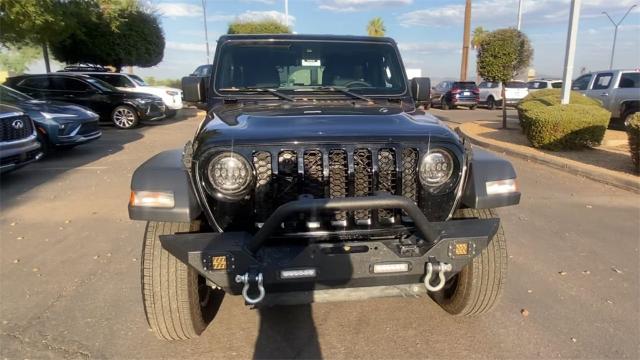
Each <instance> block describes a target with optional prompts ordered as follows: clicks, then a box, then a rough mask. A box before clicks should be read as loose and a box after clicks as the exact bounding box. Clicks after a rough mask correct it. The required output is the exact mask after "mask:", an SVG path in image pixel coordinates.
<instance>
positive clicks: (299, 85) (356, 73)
mask: <svg viewBox="0 0 640 360" xmlns="http://www.w3.org/2000/svg"><path fill="white" fill-rule="evenodd" d="M218 64H219V65H218V67H217V69H216V75H215V76H216V90H217V91H219V92H222V93H224V92H227V91H234V92H238V91H242V90H248V89H251V88H268V89H276V90H278V91H280V92H282V91H287V90H289V91H306V92H311V91H314V90H318V91H321V89H322V87H341V88H348V89H349V90H351V91H352V92H357V93H359V94H380V95H400V94H402V93H404V92H405V89H406V83H405V77H404V73H403V71H402V66H401V65H400V59H399V56H398V54H397V52H396V50H395V48H394V47H393V46H391V45H390V44H382V43H359V42H317V41H291V40H289V41H272V42H228V43H227V44H225V45H224V47H223V48H222V51H221V59H220V60H219V61H218Z"/></svg>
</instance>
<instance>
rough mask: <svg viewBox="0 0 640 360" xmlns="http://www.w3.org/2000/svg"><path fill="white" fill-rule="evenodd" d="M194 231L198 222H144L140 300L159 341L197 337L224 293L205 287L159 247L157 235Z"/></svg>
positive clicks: (190, 272) (191, 271)
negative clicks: (145, 225)
mask: <svg viewBox="0 0 640 360" xmlns="http://www.w3.org/2000/svg"><path fill="white" fill-rule="evenodd" d="M198 230H199V225H198V223H191V224H190V223H171V222H154V221H149V222H148V223H147V228H146V230H145V235H144V243H143V246H142V257H141V258H142V261H141V263H142V264H141V280H142V300H143V304H144V311H145V315H146V317H147V323H148V324H149V327H150V328H151V330H153V332H154V333H155V334H156V336H157V337H158V338H160V339H163V340H168V341H171V340H186V339H191V338H194V337H197V336H198V335H200V334H201V333H202V332H203V331H204V330H205V329H206V328H207V325H209V323H210V322H211V321H212V320H213V318H214V317H215V315H216V313H217V311H218V308H219V307H220V303H221V302H222V298H223V297H224V292H222V291H221V290H214V289H212V288H210V287H208V286H207V285H206V283H205V282H204V278H203V277H201V276H200V275H198V273H197V272H196V271H195V270H193V269H192V268H191V267H189V266H187V265H185V264H184V263H182V262H181V261H180V260H178V259H177V258H175V257H174V256H173V255H171V254H170V253H169V252H168V251H166V250H165V249H164V248H162V246H161V244H160V238H159V236H160V235H170V234H174V233H177V232H189V231H198Z"/></svg>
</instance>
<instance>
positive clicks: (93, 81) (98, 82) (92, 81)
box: [84, 77, 119, 92]
mask: <svg viewBox="0 0 640 360" xmlns="http://www.w3.org/2000/svg"><path fill="white" fill-rule="evenodd" d="M84 80H86V81H87V82H88V83H90V84H91V85H93V86H95V87H97V88H98V89H99V90H102V91H113V92H118V91H119V90H118V89H116V88H115V87H113V86H111V85H110V84H108V83H106V82H104V81H102V80H98V79H96V78H92V77H86V78H84Z"/></svg>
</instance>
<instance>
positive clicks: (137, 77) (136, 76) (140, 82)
mask: <svg viewBox="0 0 640 360" xmlns="http://www.w3.org/2000/svg"><path fill="white" fill-rule="evenodd" d="M129 77H130V78H131V79H133V81H135V82H136V83H137V84H138V85H140V86H149V85H147V83H146V82H144V80H143V79H142V78H141V77H140V76H138V75H129Z"/></svg>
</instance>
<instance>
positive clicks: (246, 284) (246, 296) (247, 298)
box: [236, 272, 265, 305]
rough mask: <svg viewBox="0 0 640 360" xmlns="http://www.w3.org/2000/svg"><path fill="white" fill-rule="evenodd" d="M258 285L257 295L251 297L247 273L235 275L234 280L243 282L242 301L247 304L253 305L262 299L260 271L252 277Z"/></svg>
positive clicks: (263, 292) (249, 280)
mask: <svg viewBox="0 0 640 360" xmlns="http://www.w3.org/2000/svg"><path fill="white" fill-rule="evenodd" d="M253 280H254V281H255V282H256V283H257V286H258V296H257V297H255V298H251V297H250V296H249V287H250V286H251V282H252V281H251V279H250V275H249V273H248V272H247V273H244V275H236V282H237V283H243V284H244V287H243V288H242V297H243V298H244V301H246V302H247V303H248V304H251V305H255V304H257V303H259V302H260V301H262V299H264V295H265V291H264V286H262V273H258V275H256V276H255V277H254V279H253Z"/></svg>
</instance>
